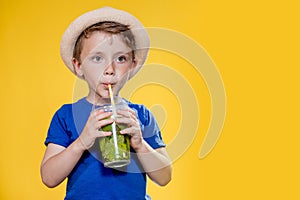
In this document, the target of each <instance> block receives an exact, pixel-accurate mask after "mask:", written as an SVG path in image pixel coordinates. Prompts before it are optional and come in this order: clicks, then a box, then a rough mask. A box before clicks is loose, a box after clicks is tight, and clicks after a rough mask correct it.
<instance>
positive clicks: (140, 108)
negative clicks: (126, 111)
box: [125, 99, 152, 124]
mask: <svg viewBox="0 0 300 200" xmlns="http://www.w3.org/2000/svg"><path fill="white" fill-rule="evenodd" d="M125 101H126V102H127V104H128V106H129V107H130V108H131V109H133V110H134V111H135V112H136V114H137V116H138V118H139V119H140V120H141V122H142V123H143V124H148V123H149V120H150V118H151V117H152V114H151V112H150V110H149V109H148V108H147V107H146V106H145V105H144V104H137V103H132V102H130V101H128V100H126V99H125Z"/></svg>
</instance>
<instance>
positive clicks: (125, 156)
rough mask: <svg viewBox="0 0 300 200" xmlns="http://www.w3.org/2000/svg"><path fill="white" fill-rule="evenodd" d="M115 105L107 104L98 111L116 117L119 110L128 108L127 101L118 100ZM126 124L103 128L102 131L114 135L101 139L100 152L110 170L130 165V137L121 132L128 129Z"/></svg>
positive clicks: (114, 124) (109, 125)
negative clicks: (110, 113) (109, 113)
mask: <svg viewBox="0 0 300 200" xmlns="http://www.w3.org/2000/svg"><path fill="white" fill-rule="evenodd" d="M115 102H116V103H115V105H114V106H112V105H111V104H105V105H103V106H98V107H97V109H102V110H104V111H105V112H112V113H113V115H112V116H111V117H113V118H116V117H118V116H115V115H116V113H117V110H120V109H121V110H124V109H126V108H128V105H127V103H126V102H125V101H122V100H120V99H117V101H115ZM126 127H127V126H126V125H125V124H117V123H116V122H114V123H112V124H108V125H106V126H104V127H101V129H100V130H102V131H111V132H112V135H110V136H106V137H102V138H100V139H99V146H100V151H101V153H102V159H103V164H104V166H105V167H109V168H120V167H124V166H126V165H128V164H129V163H130V136H129V135H127V134H120V131H121V130H123V129H124V128H126Z"/></svg>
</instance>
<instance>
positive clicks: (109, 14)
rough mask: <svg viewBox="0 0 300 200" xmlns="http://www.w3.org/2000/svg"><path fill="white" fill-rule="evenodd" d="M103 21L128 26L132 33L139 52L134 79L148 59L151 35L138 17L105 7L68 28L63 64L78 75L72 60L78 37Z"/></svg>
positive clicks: (62, 50)
mask: <svg viewBox="0 0 300 200" xmlns="http://www.w3.org/2000/svg"><path fill="white" fill-rule="evenodd" d="M103 21H113V22H118V23H121V24H124V25H128V26H129V28H130V30H131V31H132V33H133V35H134V39H135V44H136V50H137V51H136V55H135V58H136V62H137V66H136V67H135V69H134V70H133V71H132V72H131V74H130V77H129V78H132V77H133V76H134V75H135V74H136V73H137V72H138V71H139V70H140V68H141V67H142V66H143V64H144V63H145V61H146V59H147V55H148V51H149V46H150V39H149V35H148V33H147V31H146V29H145V28H144V26H143V25H142V24H141V22H140V21H139V20H138V19H137V18H136V17H134V16H133V15H131V14H129V13H128V12H125V11H122V10H118V9H114V8H111V7H103V8H100V9H97V10H93V11H89V12H87V13H85V14H83V15H81V16H79V17H78V18H76V19H75V20H74V21H73V22H72V23H71V24H70V25H69V26H68V28H67V29H66V31H65V33H64V34H63V37H62V40H61V43H60V55H61V58H62V60H63V62H64V63H65V65H66V66H67V67H68V68H69V69H70V70H71V71H72V72H73V73H74V74H76V73H75V71H74V67H73V64H72V59H73V51H74V47H75V43H76V41H77V39H78V37H79V36H80V34H81V33H82V32H83V31H84V30H85V29H86V28H88V27H90V26H91V25H93V24H96V23H99V22H103Z"/></svg>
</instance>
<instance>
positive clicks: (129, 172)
mask: <svg viewBox="0 0 300 200" xmlns="http://www.w3.org/2000/svg"><path fill="white" fill-rule="evenodd" d="M148 49H149V38H148V34H147V32H146V31H145V29H144V28H143V26H142V25H141V23H140V22H139V21H138V20H137V19H136V18H135V17H134V16H132V15H130V14H129V13H127V12H124V11H121V10H116V9H113V8H109V7H104V8H101V9H97V10H94V11H90V12H88V13H86V14H84V15H82V16H80V17H78V18H77V19H76V20H75V21H74V22H73V23H72V24H71V25H70V26H69V27H68V28H67V30H66V32H65V33H64V35H63V38H62V41H61V57H62V59H63V61H64V63H65V64H66V66H67V67H68V68H69V69H70V70H71V71H72V72H73V73H74V74H76V75H77V76H78V77H80V78H82V79H84V80H85V81H86V82H87V84H88V87H89V93H88V95H87V97H85V98H82V99H81V100H79V101H78V102H75V103H73V104H65V105H63V106H62V107H61V108H60V109H59V110H58V111H57V112H56V113H55V115H54V116H53V119H52V121H51V124H50V127H49V130H48V135H47V138H46V141H45V144H46V145H47V149H46V151H45V155H44V158H43V160H42V163H41V176H42V180H43V182H44V184H45V185H46V186H48V187H55V186H57V185H59V184H60V183H61V182H62V181H64V180H65V179H66V178H68V183H67V192H66V197H65V199H71V200H75V199H79V200H89V199H91V200H94V199H95V200H101V199H103V200H109V199H118V200H119V199H126V200H128V199H130V200H132V199H140V200H142V199H150V197H149V196H148V195H147V194H146V176H148V177H149V178H150V179H151V180H152V181H154V182H155V183H157V184H158V185H161V186H164V185H166V184H168V183H169V181H170V180H171V174H172V167H171V161H170V158H169V157H168V155H167V152H166V150H165V144H164V142H163V141H162V138H161V134H160V130H159V128H158V125H157V123H156V121H155V119H154V117H153V115H152V114H151V113H150V111H149V110H148V109H147V108H145V107H144V106H143V105H138V104H133V103H131V102H129V101H127V103H128V106H129V109H128V110H127V111H118V114H119V115H121V116H122V117H121V118H118V119H116V122H117V123H125V124H127V127H128V128H126V129H124V130H122V131H121V134H129V135H130V136H131V138H130V145H131V148H132V155H131V162H130V164H129V165H128V166H127V167H125V168H124V169H122V171H120V170H116V169H111V168H106V167H104V166H103V163H102V162H101V161H100V160H99V159H98V156H99V155H98V154H99V146H97V145H96V144H97V143H96V142H95V140H96V139H97V138H100V137H105V136H109V135H111V134H112V133H111V132H103V131H100V130H99V129H101V127H103V126H105V125H108V124H111V123H113V119H111V118H110V116H111V113H109V112H104V111H103V110H96V111H94V110H92V108H93V105H95V104H97V105H101V104H102V103H104V102H105V99H107V98H109V91H108V85H111V86H112V87H113V91H114V94H115V95H118V94H119V91H120V90H121V89H122V87H123V86H124V85H125V83H126V81H127V80H128V79H130V78H132V77H133V76H134V75H135V74H136V73H137V71H138V70H139V69H140V68H141V67H142V65H143V64H144V62H145V59H146V57H147V54H148Z"/></svg>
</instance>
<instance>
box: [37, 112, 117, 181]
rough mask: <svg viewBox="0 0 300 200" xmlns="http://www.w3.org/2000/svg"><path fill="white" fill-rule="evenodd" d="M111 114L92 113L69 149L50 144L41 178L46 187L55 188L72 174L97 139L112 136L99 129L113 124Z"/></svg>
mask: <svg viewBox="0 0 300 200" xmlns="http://www.w3.org/2000/svg"><path fill="white" fill-rule="evenodd" d="M110 116H111V113H109V112H104V111H103V110H96V111H94V112H92V113H91V114H90V116H89V118H88V120H87V122H86V124H85V127H84V129H83V131H82V132H81V134H80V136H79V137H78V138H77V139H76V140H75V141H74V142H73V143H72V144H70V145H69V146H68V147H67V148H65V147H63V146H60V145H57V144H53V143H49V144H48V146H47V149H46V152H45V155H44V158H43V161H42V164H41V176H42V180H43V182H44V184H45V185H47V186H48V187H55V186H57V185H59V184H60V183H61V182H62V181H63V180H65V178H66V177H67V176H68V175H69V174H70V173H71V171H72V170H73V168H74V167H75V165H76V164H77V162H78V161H79V159H80V158H81V156H82V154H83V152H84V151H85V150H87V149H89V148H90V147H92V146H93V144H94V142H95V139H96V138H98V137H104V136H108V135H111V132H103V131H99V128H101V127H102V126H105V125H107V124H111V123H112V122H113V119H111V118H108V117H110Z"/></svg>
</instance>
